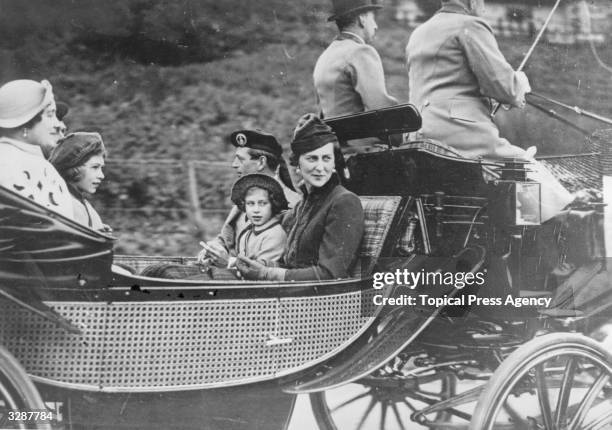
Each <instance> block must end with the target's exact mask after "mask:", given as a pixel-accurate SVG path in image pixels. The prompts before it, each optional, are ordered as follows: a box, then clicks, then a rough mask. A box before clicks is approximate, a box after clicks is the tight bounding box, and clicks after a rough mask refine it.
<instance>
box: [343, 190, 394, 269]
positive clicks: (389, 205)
mask: <svg viewBox="0 0 612 430" xmlns="http://www.w3.org/2000/svg"><path fill="white" fill-rule="evenodd" d="M359 199H360V200H361V205H362V206H363V215H364V233H363V239H362V240H361V246H360V248H359V255H358V260H357V264H356V265H355V267H354V268H353V269H352V271H351V277H355V278H359V277H363V276H368V275H369V274H371V273H372V270H373V269H374V266H375V264H376V262H377V261H378V259H379V257H380V255H381V253H382V250H383V246H384V245H385V243H386V242H387V239H388V236H389V231H390V230H391V228H392V226H393V225H394V224H395V223H394V222H393V221H394V219H395V218H396V216H397V213H398V211H399V208H400V206H401V201H402V197H400V196H359Z"/></svg>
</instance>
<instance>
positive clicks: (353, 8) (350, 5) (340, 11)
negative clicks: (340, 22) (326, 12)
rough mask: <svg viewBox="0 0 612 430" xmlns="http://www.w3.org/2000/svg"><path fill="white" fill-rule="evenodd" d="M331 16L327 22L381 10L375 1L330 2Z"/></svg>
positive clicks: (348, 0) (342, 0) (344, 0)
mask: <svg viewBox="0 0 612 430" xmlns="http://www.w3.org/2000/svg"><path fill="white" fill-rule="evenodd" d="M332 5H333V14H332V15H331V16H330V17H329V18H327V20H328V21H336V20H337V19H340V18H343V17H345V16H347V15H351V14H359V13H364V12H367V11H369V10H375V9H382V5H381V4H378V1H377V0H332Z"/></svg>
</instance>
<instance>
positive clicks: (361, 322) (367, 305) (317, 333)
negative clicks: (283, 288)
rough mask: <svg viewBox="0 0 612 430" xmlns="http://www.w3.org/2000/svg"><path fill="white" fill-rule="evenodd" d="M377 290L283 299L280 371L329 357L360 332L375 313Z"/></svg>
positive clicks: (281, 306) (284, 371)
mask: <svg viewBox="0 0 612 430" xmlns="http://www.w3.org/2000/svg"><path fill="white" fill-rule="evenodd" d="M373 292H374V290H372V289H370V290H366V291H363V292H354V293H350V294H342V295H332V296H320V297H312V298H287V299H281V305H280V321H281V323H280V333H279V338H280V339H291V341H290V342H288V343H285V344H282V345H281V347H280V349H279V369H278V370H279V372H280V373H289V372H288V371H289V370H295V369H297V368H300V367H303V366H304V365H305V364H306V363H309V362H312V361H315V360H320V359H321V358H322V357H324V356H329V355H330V354H332V353H333V352H335V351H336V350H338V348H340V347H341V346H343V345H344V344H346V342H348V341H350V340H351V339H352V338H354V337H355V336H357V335H358V334H360V333H361V331H362V330H363V329H364V327H366V325H367V323H368V321H369V319H370V317H371V315H373V314H374V309H373V308H374V305H373V302H372V297H371V296H372V295H373Z"/></svg>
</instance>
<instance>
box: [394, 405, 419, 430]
mask: <svg viewBox="0 0 612 430" xmlns="http://www.w3.org/2000/svg"><path fill="white" fill-rule="evenodd" d="M406 403H407V402H406ZM408 407H409V408H410V409H412V406H411V405H408ZM391 409H392V410H393V413H394V414H395V419H396V420H397V423H398V424H399V426H400V428H401V430H406V427H404V423H402V417H401V416H400V413H399V410H398V409H397V405H396V404H395V403H392V404H391ZM413 410H414V409H413Z"/></svg>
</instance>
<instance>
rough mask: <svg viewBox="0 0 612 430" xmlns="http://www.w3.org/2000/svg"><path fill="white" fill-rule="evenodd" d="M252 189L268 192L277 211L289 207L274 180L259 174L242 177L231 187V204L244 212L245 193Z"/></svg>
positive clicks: (280, 188) (279, 186)
mask: <svg viewBox="0 0 612 430" xmlns="http://www.w3.org/2000/svg"><path fill="white" fill-rule="evenodd" d="M252 187H257V188H262V189H264V190H266V191H268V195H269V196H270V201H271V202H272V205H273V206H274V207H276V208H277V210H279V211H281V210H285V209H287V208H288V207H289V203H288V202H287V198H286V197H285V193H284V191H283V188H282V187H281V185H280V184H279V183H278V181H277V180H276V179H274V178H273V177H272V176H268V175H263V174H261V173H252V174H250V175H245V176H242V177H241V178H240V179H238V180H237V181H236V183H235V184H234V186H233V187H232V202H233V203H234V204H235V205H236V206H238V207H239V208H240V209H241V210H244V199H245V197H246V194H247V191H248V190H249V189H250V188H252Z"/></svg>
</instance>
